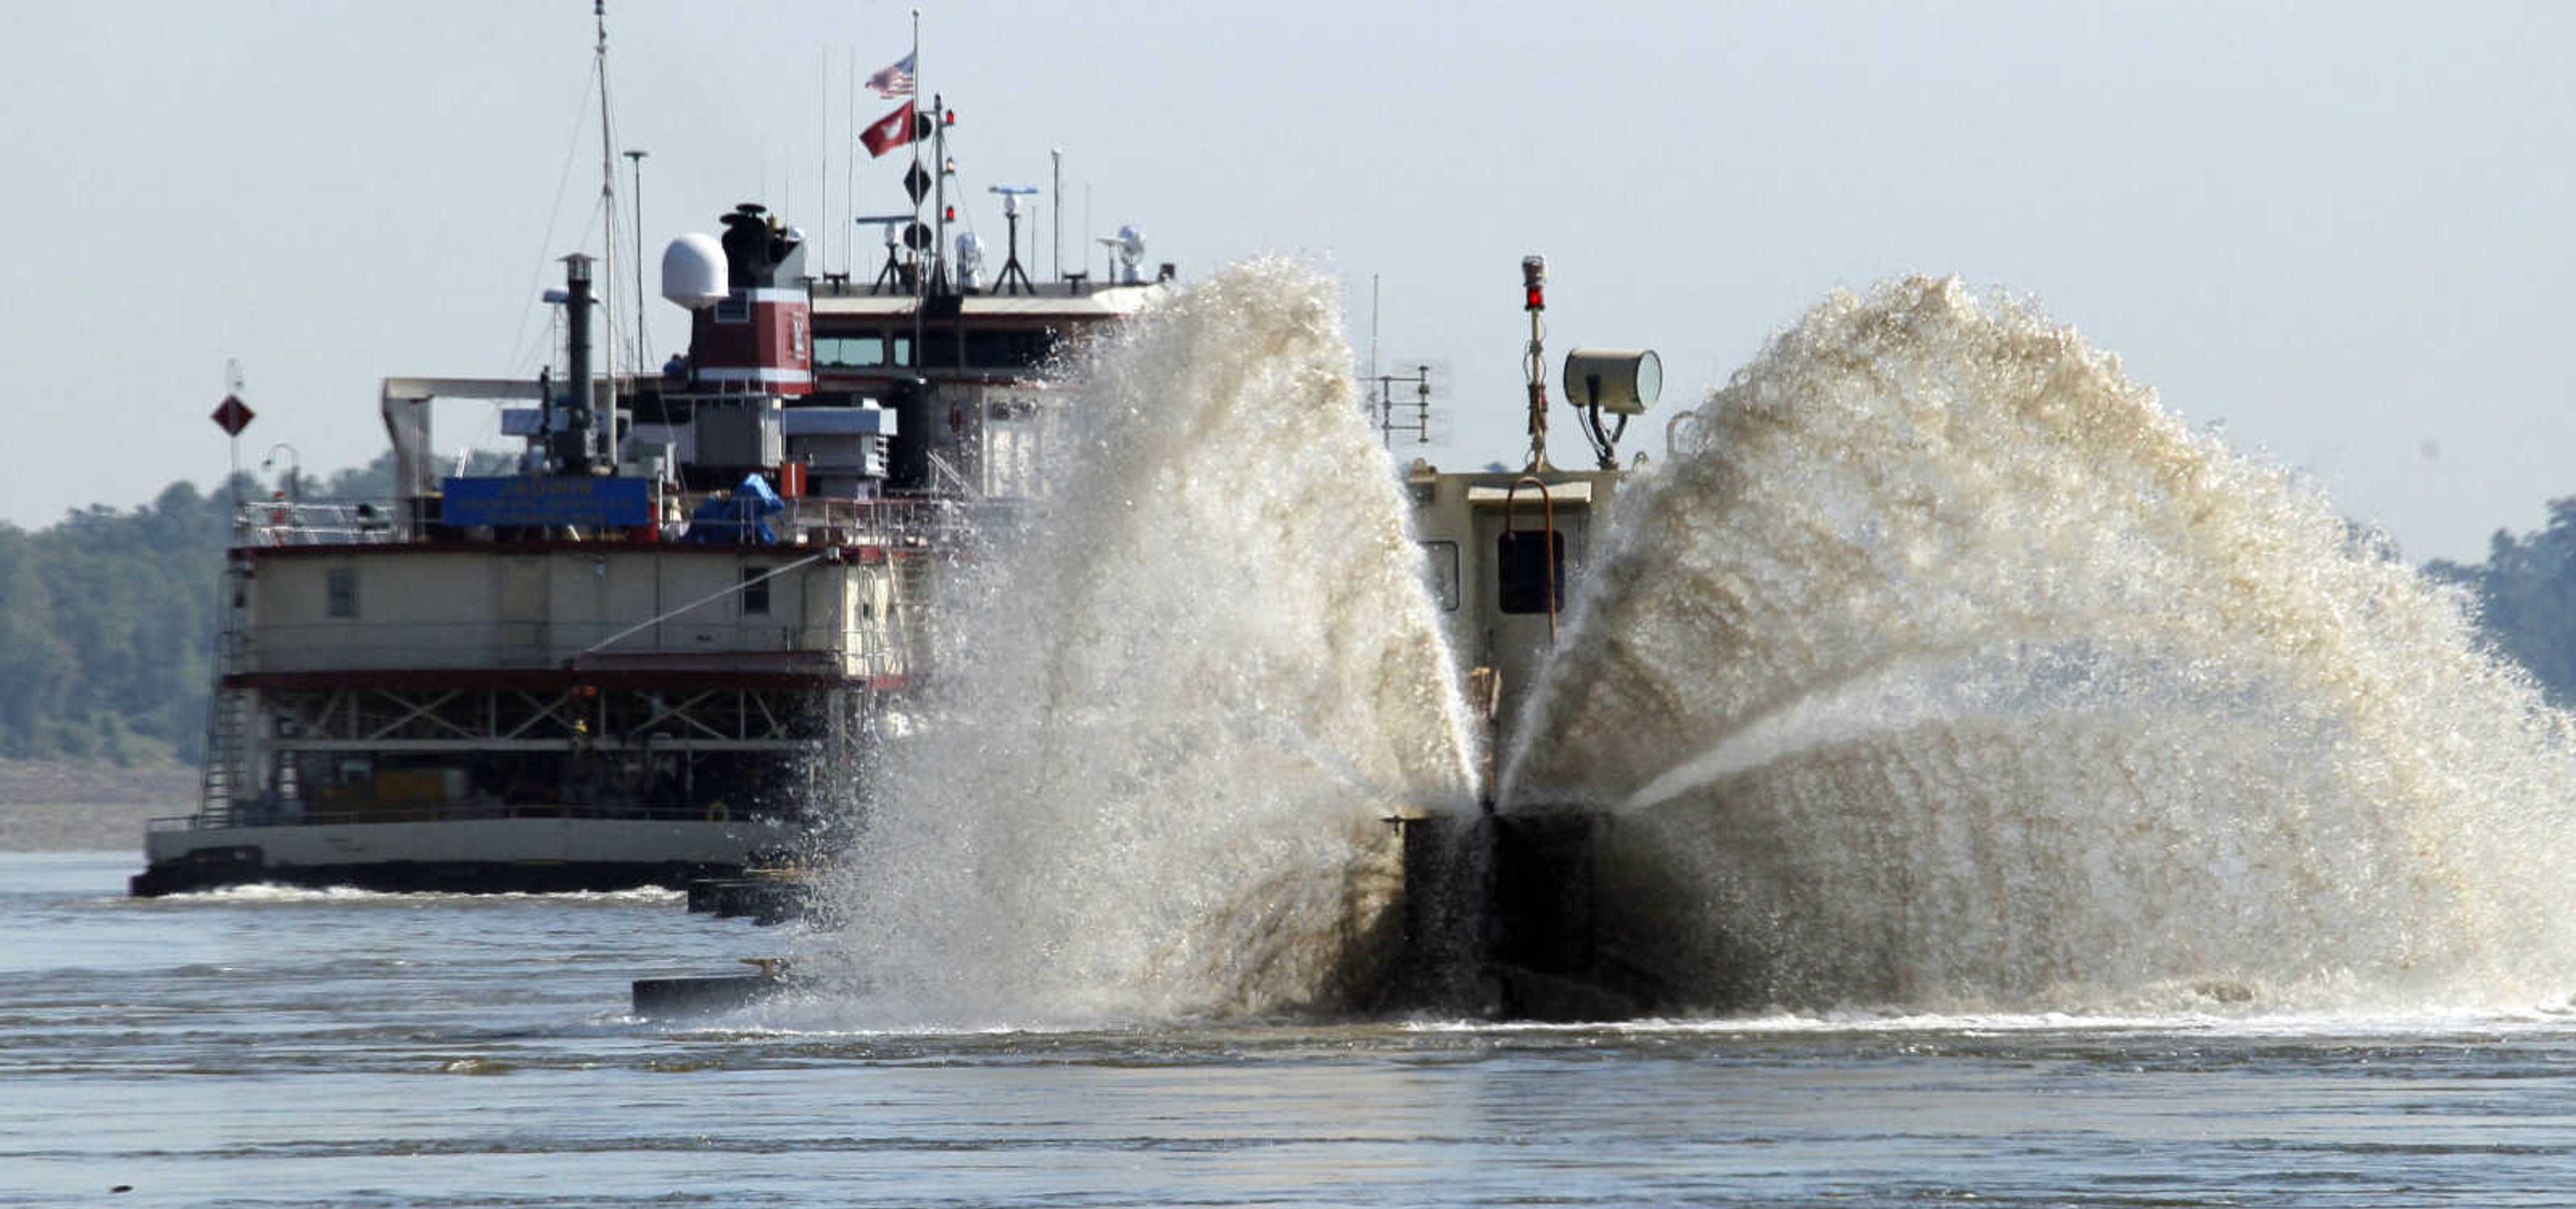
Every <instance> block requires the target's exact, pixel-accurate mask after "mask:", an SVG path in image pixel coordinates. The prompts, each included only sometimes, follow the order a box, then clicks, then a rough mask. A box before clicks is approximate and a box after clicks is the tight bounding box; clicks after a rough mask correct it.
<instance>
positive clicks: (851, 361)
mask: <svg viewBox="0 0 2576 1209" xmlns="http://www.w3.org/2000/svg"><path fill="white" fill-rule="evenodd" d="M905 351H907V352H909V351H910V350H909V349H907V350H905ZM886 363H887V362H886V342H885V336H884V335H883V334H882V333H878V332H863V333H860V334H859V335H855V336H818V337H815V339H814V364H816V365H831V366H851V367H855V368H859V369H874V368H876V367H877V366H881V365H884V364H886Z"/></svg>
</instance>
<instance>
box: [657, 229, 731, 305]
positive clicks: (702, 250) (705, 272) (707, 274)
mask: <svg viewBox="0 0 2576 1209" xmlns="http://www.w3.org/2000/svg"><path fill="white" fill-rule="evenodd" d="M732 293H733V290H732V288H731V287H729V286H727V285H726V284H725V254H724V245H723V244H720V243H717V242H716V237H715V236H713V235H701V234H699V233H698V232H695V231H691V232H689V233H688V234H686V235H683V236H681V237H679V238H678V239H674V240H672V241H671V246H670V247H667V248H664V249H662V296H663V297H664V298H668V299H670V300H671V301H673V302H676V303H679V304H680V305H681V306H684V307H687V308H689V309H690V310H693V311H697V310H704V309H706V308H708V307H711V306H714V305H715V304H717V303H719V302H722V301H724V300H725V299H726V298H727V297H729V296H731V295H732Z"/></svg>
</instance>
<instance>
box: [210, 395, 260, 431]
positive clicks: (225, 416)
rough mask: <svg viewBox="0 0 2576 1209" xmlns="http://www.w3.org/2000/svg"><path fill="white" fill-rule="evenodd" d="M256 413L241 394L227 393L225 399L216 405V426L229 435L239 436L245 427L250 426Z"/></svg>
mask: <svg viewBox="0 0 2576 1209" xmlns="http://www.w3.org/2000/svg"><path fill="white" fill-rule="evenodd" d="M254 414H256V413H254V412H252V411H251V409H250V405H249V404H247V403H244V402H242V401H241V396H240V395H225V396H224V401H223V402H222V403H220V404H217V405H216V406H215V415H214V420H215V427H217V428H220V429H223V430H224V433H225V434H226V435H228V436H236V437H237V436H240V435H241V433H242V430H243V429H245V428H248V427H250V422H251V417H252V416H253V415H254Z"/></svg>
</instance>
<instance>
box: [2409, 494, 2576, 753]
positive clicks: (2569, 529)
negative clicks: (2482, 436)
mask: <svg viewBox="0 0 2576 1209" xmlns="http://www.w3.org/2000/svg"><path fill="white" fill-rule="evenodd" d="M2424 570H2425V573H2426V574H2429V575H2431V576H2433V577H2434V578H2436V579H2441V580H2447V581H2449V582H2452V583H2456V584H2460V585H2462V586H2463V587H2466V588H2467V589H2468V590H2469V591H2470V593H2471V594H2472V595H2473V597H2474V599H2475V601H2476V605H2477V617H2478V628H2479V629H2480V630H2482V631H2484V632H2485V634H2486V637H2487V640H2488V641H2489V642H2491V643H2493V644H2494V646H2495V649H2496V650H2497V651H2498V652H2500V653H2502V654H2504V655H2505V656H2507V657H2509V658H2511V659H2513V660H2515V661H2516V662H2519V663H2520V664H2522V665H2523V666H2524V667H2526V668H2529V669H2530V670H2531V675H2532V678H2533V679H2535V680H2537V681H2539V682H2540V687H2541V689H2542V690H2543V691H2544V692H2546V693H2547V694H2548V695H2549V699H2550V701H2551V702H2553V703H2555V704H2558V705H2561V706H2576V497H2571V498H2568V499H2559V500H2551V501H2550V502H2549V522H2548V523H2547V524H2546V525H2543V526H2542V527H2541V528H2540V529H2538V530H2537V531H2534V532H2531V533H2525V534H2523V535H2521V536H2520V537H2516V536H2514V535H2513V534H2512V533H2510V532H2508V531H2506V530H2503V529H2498V530H2496V531H2495V535H2494V536H2492V537H2490V538H2488V539H2487V558H2486V561H2485V562H2483V563H2474V564H2470V563H2456V562H2450V561H2447V560H2437V561H2435V562H2433V563H2431V564H2428V565H2427V566H2426V567H2425V568H2424Z"/></svg>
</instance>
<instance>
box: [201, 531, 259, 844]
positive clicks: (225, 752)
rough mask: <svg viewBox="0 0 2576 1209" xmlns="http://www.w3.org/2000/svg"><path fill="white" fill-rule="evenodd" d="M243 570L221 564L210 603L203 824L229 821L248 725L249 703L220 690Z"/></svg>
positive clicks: (234, 666) (231, 662) (230, 664)
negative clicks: (211, 625)
mask: <svg viewBox="0 0 2576 1209" xmlns="http://www.w3.org/2000/svg"><path fill="white" fill-rule="evenodd" d="M243 570H244V568H243V565H242V563H241V562H239V561H238V560H235V559H233V558H231V557H229V556H227V557H226V558H225V559H224V577H223V583H222V586H221V588H220V589H219V592H220V595H218V596H217V597H216V599H215V650H214V656H215V657H214V661H213V662H214V676H213V683H212V684H210V685H209V686H208V687H207V691H206V764H205V769H204V772H203V774H202V779H201V780H200V781H199V782H198V792H197V814H198V817H199V819H200V821H202V822H207V823H214V822H229V821H231V818H232V813H233V795H234V794H235V793H236V792H238V791H239V789H240V787H241V778H242V772H243V769H242V767H241V760H242V748H243V738H244V735H243V731H244V730H245V729H247V726H248V722H249V719H248V717H247V715H248V714H249V712H250V701H249V697H248V694H246V693H243V692H241V691H240V690H237V689H230V688H226V687H224V681H225V680H227V679H229V678H230V677H231V676H232V674H233V673H234V672H236V671H238V670H240V666H241V647H242V632H241V615H242V605H241V604H240V602H241V601H242V600H243V599H244V595H243V594H244V593H246V592H247V591H248V590H249V584H248V582H247V578H248V577H247V576H245V575H244V574H243Z"/></svg>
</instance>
